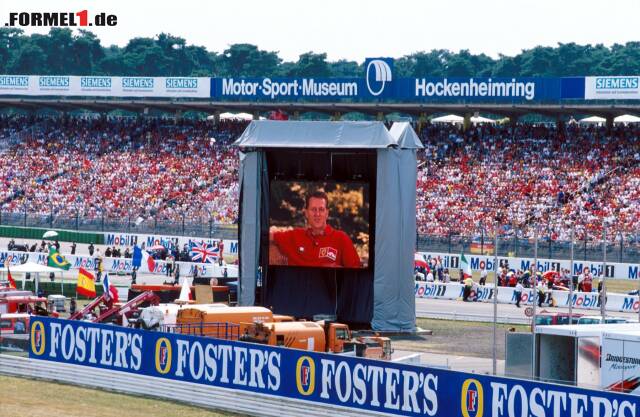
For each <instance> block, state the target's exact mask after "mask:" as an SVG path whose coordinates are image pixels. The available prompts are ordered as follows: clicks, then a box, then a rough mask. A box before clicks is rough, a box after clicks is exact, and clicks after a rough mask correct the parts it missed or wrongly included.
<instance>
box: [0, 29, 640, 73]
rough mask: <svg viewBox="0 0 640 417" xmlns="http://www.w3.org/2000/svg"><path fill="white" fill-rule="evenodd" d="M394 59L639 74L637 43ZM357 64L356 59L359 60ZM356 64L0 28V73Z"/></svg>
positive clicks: (440, 69) (247, 48) (498, 69)
mask: <svg viewBox="0 0 640 417" xmlns="http://www.w3.org/2000/svg"><path fill="white" fill-rule="evenodd" d="M394 58H395V63H394V65H395V69H394V75H395V76H396V77H424V76H434V77H441V76H446V77H455V76H460V77H466V76H475V77H488V76H491V77H510V76H521V77H526V76H531V77H566V76H584V75H638V74H640V42H627V43H626V44H624V45H621V44H614V45H612V46H610V47H608V46H604V45H602V44H597V45H578V44H576V43H559V44H558V46H555V47H549V46H537V47H535V48H532V49H526V50H523V51H522V52H521V53H519V54H518V55H515V56H506V55H500V56H499V57H498V58H497V59H496V58H492V57H490V56H487V55H485V54H472V53H471V52H469V51H468V50H461V51H459V52H452V51H449V50H446V49H434V50H431V51H428V52H425V51H422V52H415V53H412V54H410V55H406V56H402V57H394ZM363 60H364V57H363ZM363 71H364V70H363V64H362V63H358V62H356V61H349V60H339V61H335V62H329V61H327V54H326V53H315V52H306V53H303V54H301V55H300V56H299V57H298V60H297V61H296V62H287V61H284V60H283V59H281V58H280V57H279V56H278V51H265V50H262V49H260V48H258V47H257V46H256V45H251V44H234V45H231V46H229V48H227V49H226V50H224V51H222V52H215V51H208V50H207V49H206V48H205V47H203V46H196V45H188V44H187V42H186V40H185V39H183V38H181V37H178V36H173V35H170V34H166V33H161V34H159V35H157V36H156V37H154V38H133V39H131V40H130V41H129V42H128V44H127V45H126V46H124V47H122V48H121V47H118V46H116V45H111V46H108V47H105V46H103V45H102V44H101V43H100V39H98V38H97V37H96V35H95V34H93V33H92V32H89V31H86V30H79V31H78V32H76V33H74V32H72V31H71V30H70V29H67V28H52V29H51V30H50V31H49V33H48V34H46V35H42V34H32V35H25V34H24V31H22V30H21V29H16V28H0V73H1V74H24V75H36V74H37V75H111V76H117V75H123V76H156V77H157V76H194V77H195V76H199V77H230V76H234V77H252V76H270V77H278V76H280V77H360V76H362V74H363Z"/></svg>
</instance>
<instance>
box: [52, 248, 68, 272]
mask: <svg viewBox="0 0 640 417" xmlns="http://www.w3.org/2000/svg"><path fill="white" fill-rule="evenodd" d="M47 264H48V265H49V266H51V267H53V268H60V269H64V270H65V271H68V270H69V268H71V263H70V262H69V261H67V260H66V259H65V258H64V256H62V255H60V253H58V250H57V249H56V248H55V247H53V246H49V259H48V262H47Z"/></svg>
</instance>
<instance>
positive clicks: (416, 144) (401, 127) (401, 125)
mask: <svg viewBox="0 0 640 417" xmlns="http://www.w3.org/2000/svg"><path fill="white" fill-rule="evenodd" d="M389 133H390V134H391V136H392V137H393V138H394V139H395V140H396V143H397V144H398V147H399V148H402V149H422V148H424V146H422V142H421V141H420V138H419V137H418V135H417V134H416V132H415V131H414V130H413V128H411V124H410V123H409V122H396V123H394V124H393V126H391V129H390V130H389Z"/></svg>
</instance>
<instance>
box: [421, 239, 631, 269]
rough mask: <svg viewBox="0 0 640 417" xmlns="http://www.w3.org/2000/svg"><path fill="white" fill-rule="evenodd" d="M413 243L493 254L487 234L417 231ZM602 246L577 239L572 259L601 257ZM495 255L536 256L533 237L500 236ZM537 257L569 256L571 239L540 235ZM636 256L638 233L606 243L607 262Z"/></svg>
mask: <svg viewBox="0 0 640 417" xmlns="http://www.w3.org/2000/svg"><path fill="white" fill-rule="evenodd" d="M472 246H473V247H472ZM416 247H417V250H418V251H422V252H443V253H463V252H464V253H477V254H481V253H484V254H488V255H493V238H492V237H489V236H487V235H484V236H481V237H480V238H472V237H469V236H460V235H449V236H433V235H418V236H417V238H416ZM602 249H603V248H602V242H601V241H587V240H579V241H576V242H575V245H574V259H575V260H576V261H580V260H582V261H602ZM474 251H475V252H474ZM498 256H502V257H507V256H509V257H514V258H533V257H534V256H535V243H534V242H533V240H532V239H527V238H519V237H509V238H504V237H501V238H500V239H499V242H498ZM538 258H545V259H571V242H568V241H567V242H565V241H554V240H550V239H540V241H539V242H538ZM638 258H640V236H636V237H635V238H634V239H627V240H624V239H620V241H619V242H617V243H607V259H608V261H609V262H620V263H636V262H637V260H638Z"/></svg>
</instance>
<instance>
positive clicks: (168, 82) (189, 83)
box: [165, 77, 198, 90]
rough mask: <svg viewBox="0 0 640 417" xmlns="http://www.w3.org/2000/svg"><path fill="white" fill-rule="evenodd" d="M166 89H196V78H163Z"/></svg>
mask: <svg viewBox="0 0 640 417" xmlns="http://www.w3.org/2000/svg"><path fill="white" fill-rule="evenodd" d="M165 88H166V89H167V90H197V89H198V79H197V78H195V77H172V78H167V79H165Z"/></svg>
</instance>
